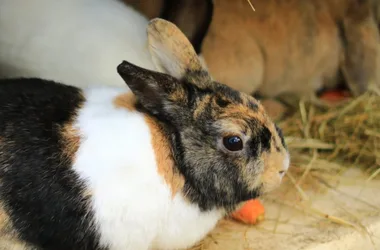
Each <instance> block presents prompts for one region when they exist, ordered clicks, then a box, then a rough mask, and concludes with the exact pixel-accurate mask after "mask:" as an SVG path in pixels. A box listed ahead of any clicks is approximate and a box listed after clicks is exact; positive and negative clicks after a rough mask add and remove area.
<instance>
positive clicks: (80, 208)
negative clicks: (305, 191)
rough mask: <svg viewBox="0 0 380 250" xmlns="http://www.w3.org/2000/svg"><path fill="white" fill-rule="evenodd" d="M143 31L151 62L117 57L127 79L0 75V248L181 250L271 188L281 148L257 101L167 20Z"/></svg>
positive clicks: (281, 168) (283, 158)
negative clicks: (215, 74) (91, 82)
mask: <svg viewBox="0 0 380 250" xmlns="http://www.w3.org/2000/svg"><path fill="white" fill-rule="evenodd" d="M147 34H148V41H149V51H150V53H151V55H152V58H153V60H152V61H153V62H154V64H155V65H156V67H157V68H158V69H160V70H161V72H159V71H153V70H149V69H144V68H142V67H139V66H137V65H135V64H132V63H131V62H128V61H123V62H121V63H120V64H119V65H118V66H117V72H118V74H119V76H120V77H121V78H122V79H123V80H124V81H125V83H126V85H128V87H129V89H128V88H127V87H114V86H106V85H104V86H92V87H88V88H78V87H74V86H69V85H65V84H63V83H57V82H53V81H49V80H44V79H39V78H13V79H3V80H1V81H0V107H1V109H0V120H1V121H2V122H1V123H0V205H1V206H0V233H1V234H0V248H2V249H3V248H5V249H23V250H31V249H34V250H36V249H37V250H45V249H49V250H50V249H54V250H67V249H79V250H80V249H86V250H89V249H90V250H92V249H101V250H104V249H107V250H108V249H109V250H119V249H123V250H129V249H130V250H145V249H165V250H171V249H184V248H187V247H190V246H192V245H194V244H195V243H196V242H197V241H199V240H201V239H202V238H203V237H204V236H205V235H206V234H207V233H208V232H209V231H210V230H211V229H213V227H214V226H215V224H216V223H217V222H218V220H219V219H221V218H222V217H223V216H224V215H226V214H228V213H230V212H231V211H233V210H234V209H235V208H236V207H237V206H239V204H241V203H243V202H244V201H247V200H249V199H253V198H257V197H258V196H260V195H261V194H263V193H266V192H269V191H270V190H272V189H273V188H276V187H278V186H279V184H280V183H281V179H282V177H283V176H284V174H285V173H286V171H287V170H288V167H289V153H288V150H287V147H286V144H285V141H284V138H283V136H282V134H281V130H280V129H279V128H278V127H277V126H276V125H275V124H274V123H273V122H272V121H271V120H270V118H269V117H268V116H267V114H266V113H265V110H264V109H263V107H262V106H261V104H260V103H259V102H258V101H257V100H256V99H254V98H253V97H251V96H250V95H247V94H245V93H242V92H238V91H236V90H234V89H232V88H230V87H228V86H226V85H224V84H222V83H218V82H216V81H213V80H212V79H211V77H210V75H209V73H208V72H207V70H206V69H205V68H204V67H203V66H202V64H201V62H200V60H199V58H198V57H197V55H196V52H195V50H194V48H193V47H192V46H191V44H190V42H189V41H188V40H187V38H186V37H185V35H184V34H183V33H181V32H180V30H179V29H178V28H177V27H176V26H175V25H174V24H172V23H170V22H167V21H164V20H162V19H153V20H152V21H150V22H149V24H148V28H147ZM115 68H116V65H115ZM115 74H116V70H115Z"/></svg>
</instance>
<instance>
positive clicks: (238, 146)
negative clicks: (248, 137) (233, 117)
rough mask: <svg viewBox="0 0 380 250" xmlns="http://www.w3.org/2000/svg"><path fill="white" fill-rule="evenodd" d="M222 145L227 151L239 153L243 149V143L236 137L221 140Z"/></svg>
mask: <svg viewBox="0 0 380 250" xmlns="http://www.w3.org/2000/svg"><path fill="white" fill-rule="evenodd" d="M223 145H224V147H226V149H228V150H229V151H239V150H242V149H243V141H242V139H240V137H238V136H227V137H224V138H223Z"/></svg>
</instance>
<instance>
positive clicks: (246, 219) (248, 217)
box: [231, 199, 265, 224]
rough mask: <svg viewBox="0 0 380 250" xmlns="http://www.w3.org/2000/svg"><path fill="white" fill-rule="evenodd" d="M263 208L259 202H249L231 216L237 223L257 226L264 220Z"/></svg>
mask: <svg viewBox="0 0 380 250" xmlns="http://www.w3.org/2000/svg"><path fill="white" fill-rule="evenodd" d="M264 215H265V208H264V206H263V205H262V204H261V202H260V201H259V200H257V199H256V200H249V201H247V202H246V203H245V204H244V205H243V206H242V207H241V208H240V209H238V210H236V211H235V212H233V213H232V214H231V217H232V218H233V219H235V220H237V221H240V222H243V223H246V224H257V223H258V222H260V221H262V220H263V219H264Z"/></svg>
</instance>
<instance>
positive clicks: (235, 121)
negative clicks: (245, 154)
mask: <svg viewBox="0 0 380 250" xmlns="http://www.w3.org/2000/svg"><path fill="white" fill-rule="evenodd" d="M202 113H209V115H208V116H205V117H212V119H213V120H214V127H216V128H217V129H218V130H219V131H220V132H221V133H222V134H223V135H228V134H244V135H246V136H247V138H249V137H255V136H260V140H263V141H265V140H268V143H269V144H270V145H273V146H274V147H275V148H276V150H277V151H283V149H285V147H286V146H285V145H284V143H283V141H284V139H283V136H282V134H281V133H279V130H278V128H277V127H276V126H275V124H274V123H273V122H272V121H271V119H270V118H269V116H268V115H267V114H266V111H265V109H264V108H263V106H262V105H261V104H260V103H259V102H258V101H257V100H256V99H254V98H253V97H251V96H248V95H245V94H243V93H240V92H232V94H230V93H229V92H216V93H210V94H208V95H204V96H203V97H202V98H200V99H199V100H198V101H197V104H196V107H195V109H194V113H193V114H194V118H197V117H200V114H202Z"/></svg>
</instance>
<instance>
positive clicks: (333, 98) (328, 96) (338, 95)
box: [320, 90, 350, 102]
mask: <svg viewBox="0 0 380 250" xmlns="http://www.w3.org/2000/svg"><path fill="white" fill-rule="evenodd" d="M347 97H350V94H349V93H347V92H345V91H339V90H331V91H326V92H325V93H323V94H322V95H321V97H320V98H321V99H322V100H325V101H328V102H339V101H342V100H344V99H346V98H347Z"/></svg>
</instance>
